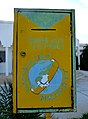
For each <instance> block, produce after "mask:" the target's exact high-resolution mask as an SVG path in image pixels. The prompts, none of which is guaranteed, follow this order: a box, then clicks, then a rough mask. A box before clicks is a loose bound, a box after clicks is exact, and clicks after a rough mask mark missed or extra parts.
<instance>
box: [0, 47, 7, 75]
mask: <svg viewBox="0 0 88 119" xmlns="http://www.w3.org/2000/svg"><path fill="white" fill-rule="evenodd" d="M0 51H5V48H4V47H3V46H2V45H0ZM5 65H6V64H5V63H0V73H5Z"/></svg>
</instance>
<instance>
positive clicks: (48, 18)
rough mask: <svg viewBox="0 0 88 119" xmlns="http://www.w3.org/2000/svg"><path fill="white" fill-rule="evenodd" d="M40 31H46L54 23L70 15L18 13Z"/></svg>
mask: <svg viewBox="0 0 88 119" xmlns="http://www.w3.org/2000/svg"><path fill="white" fill-rule="evenodd" d="M20 13H21V14H22V15H23V16H25V17H27V18H28V19H30V20H31V21H32V22H34V23H35V24H36V25H38V26H39V27H40V28H42V29H48V28H50V27H51V26H52V25H54V24H55V23H56V22H58V21H60V20H61V19H63V18H64V17H66V16H68V15H70V14H69V13H49V12H41V11H40V12H30V11H29V12H25V11H24V12H20Z"/></svg>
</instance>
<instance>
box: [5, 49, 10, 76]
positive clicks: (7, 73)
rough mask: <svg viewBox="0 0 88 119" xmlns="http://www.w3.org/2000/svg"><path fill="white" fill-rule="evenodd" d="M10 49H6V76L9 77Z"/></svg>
mask: <svg viewBox="0 0 88 119" xmlns="http://www.w3.org/2000/svg"><path fill="white" fill-rule="evenodd" d="M8 57H9V56H8V47H6V57H5V58H6V76H8V75H9V71H8Z"/></svg>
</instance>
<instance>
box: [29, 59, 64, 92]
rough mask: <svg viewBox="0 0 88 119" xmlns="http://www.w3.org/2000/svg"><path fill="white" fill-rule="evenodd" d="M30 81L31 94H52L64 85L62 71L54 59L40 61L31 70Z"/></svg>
mask: <svg viewBox="0 0 88 119" xmlns="http://www.w3.org/2000/svg"><path fill="white" fill-rule="evenodd" d="M51 72H52V73H51ZM28 80H29V83H30V84H31V88H30V90H31V92H33V93H35V94H51V93H53V92H54V91H56V90H57V89H58V88H59V86H60V84H61V83H62V71H61V69H60V67H59V66H58V64H57V62H56V60H54V59H51V60H39V61H38V62H36V63H35V64H34V65H33V66H32V67H31V68H30V70H29V74H28Z"/></svg>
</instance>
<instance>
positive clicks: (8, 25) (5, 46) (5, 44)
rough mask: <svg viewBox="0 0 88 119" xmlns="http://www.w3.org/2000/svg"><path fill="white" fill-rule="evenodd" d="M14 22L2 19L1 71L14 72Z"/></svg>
mask: <svg viewBox="0 0 88 119" xmlns="http://www.w3.org/2000/svg"><path fill="white" fill-rule="evenodd" d="M12 44H13V22H10V21H0V73H5V74H6V76H8V75H9V73H12Z"/></svg>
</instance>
